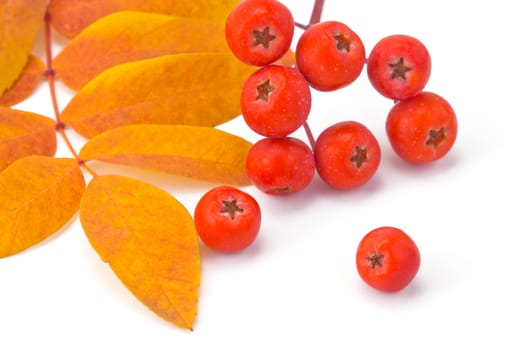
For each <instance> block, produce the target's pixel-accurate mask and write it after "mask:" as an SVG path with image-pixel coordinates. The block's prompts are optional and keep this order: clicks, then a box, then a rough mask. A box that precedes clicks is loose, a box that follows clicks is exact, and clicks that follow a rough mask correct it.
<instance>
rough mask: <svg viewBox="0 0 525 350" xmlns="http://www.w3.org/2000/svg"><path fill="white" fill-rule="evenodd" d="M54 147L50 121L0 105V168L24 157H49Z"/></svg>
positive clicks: (53, 135) (54, 131) (52, 124)
mask: <svg viewBox="0 0 525 350" xmlns="http://www.w3.org/2000/svg"><path fill="white" fill-rule="evenodd" d="M56 149H57V140H56V128H55V121H54V120H52V119H50V118H47V117H44V116H41V115H38V114H34V113H30V112H24V111H18V110H15V109H10V108H7V107H0V170H2V169H4V168H5V167H7V166H8V165H9V164H11V163H13V162H14V161H15V160H17V159H19V158H23V157H26V156H30V155H42V156H53V155H54V154H55V152H56Z"/></svg>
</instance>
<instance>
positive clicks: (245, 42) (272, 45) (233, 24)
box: [225, 0, 295, 66]
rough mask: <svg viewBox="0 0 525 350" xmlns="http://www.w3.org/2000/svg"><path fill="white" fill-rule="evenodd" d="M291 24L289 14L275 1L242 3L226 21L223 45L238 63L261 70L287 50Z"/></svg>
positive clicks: (291, 20) (292, 23)
mask: <svg viewBox="0 0 525 350" xmlns="http://www.w3.org/2000/svg"><path fill="white" fill-rule="evenodd" d="M294 28H295V23H294V19H293V16H292V13H291V12H290V10H289V9H288V8H287V7H286V6H285V5H283V4H282V3H280V2H279V1H276V0H244V1H241V2H240V3H239V4H238V5H237V6H236V7H235V8H234V9H233V10H232V12H231V13H230V14H229V16H228V18H227V20H226V28H225V35H226V42H227V43H228V46H229V47H230V50H231V51H232V52H233V54H234V55H235V56H236V57H237V58H238V59H239V60H241V61H242V62H244V63H246V64H250V65H255V66H264V65H266V64H270V63H273V62H275V61H276V60H277V59H279V58H281V57H282V56H283V55H284V54H285V53H286V52H287V51H288V50H289V48H290V45H291V43H292V39H293V33H294Z"/></svg>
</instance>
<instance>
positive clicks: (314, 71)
mask: <svg viewBox="0 0 525 350" xmlns="http://www.w3.org/2000/svg"><path fill="white" fill-rule="evenodd" d="M296 58H297V68H298V69H299V71H300V72H301V73H302V74H303V75H304V76H305V78H306V80H308V82H309V83H310V85H311V86H312V87H313V88H314V89H317V90H320V91H334V90H337V89H340V88H342V87H345V86H347V85H349V84H351V83H352V82H354V81H355V80H356V79H357V77H359V75H360V74H361V71H362V70H363V66H364V64H365V61H366V57H365V48H364V45H363V42H362V41H361V39H360V38H359V36H358V35H357V34H356V33H354V32H353V31H352V30H351V29H350V28H348V27H347V26H346V25H345V24H343V23H341V22H337V21H326V22H321V23H317V24H314V25H312V26H310V27H308V29H306V30H305V32H304V33H303V34H302V35H301V37H300V38H299V40H298V42H297V47H296Z"/></svg>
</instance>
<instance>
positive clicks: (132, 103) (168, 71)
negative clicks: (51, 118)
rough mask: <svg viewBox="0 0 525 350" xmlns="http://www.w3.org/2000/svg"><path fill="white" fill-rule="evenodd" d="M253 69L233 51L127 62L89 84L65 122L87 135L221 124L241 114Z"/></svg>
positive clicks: (67, 111) (66, 112) (75, 99)
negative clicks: (246, 83) (131, 126)
mask: <svg viewBox="0 0 525 350" xmlns="http://www.w3.org/2000/svg"><path fill="white" fill-rule="evenodd" d="M253 70H254V68H253V67H250V66H247V65H245V64H243V63H241V62H239V61H238V60H237V59H236V58H235V57H234V56H233V55H232V54H230V53H188V54H177V55H166V56H160V57H156V58H150V59H147V60H142V61H137V62H131V63H124V64H121V65H118V66H115V67H113V68H110V69H108V70H106V71H104V72H103V73H101V74H100V75H98V76H97V77H96V78H95V79H93V80H92V81H91V82H89V83H88V84H87V85H85V86H84V87H83V88H82V89H81V90H80V91H79V92H78V93H77V94H76V95H75V96H74V97H73V98H72V100H71V101H70V102H69V104H68V105H67V106H66V108H65V109H64V111H63V112H62V121H63V122H64V123H66V124H68V125H70V126H72V127H73V128H74V129H75V130H76V131H77V132H78V133H79V134H81V135H83V136H85V137H87V138H90V137H93V136H95V135H97V134H99V133H101V132H103V131H105V130H108V129H112V128H116V127H118V126H124V125H129V124H185V125H203V126H215V125H218V124H221V123H223V122H226V121H228V120H231V119H233V118H235V117H237V116H238V115H240V101H239V99H240V93H241V89H242V85H243V84H244V81H245V80H246V78H247V77H248V75H249V74H250V72H252V71H253Z"/></svg>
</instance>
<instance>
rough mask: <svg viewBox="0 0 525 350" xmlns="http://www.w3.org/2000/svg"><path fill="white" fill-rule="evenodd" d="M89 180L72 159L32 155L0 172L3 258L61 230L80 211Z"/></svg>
mask: <svg viewBox="0 0 525 350" xmlns="http://www.w3.org/2000/svg"><path fill="white" fill-rule="evenodd" d="M84 189H85V182H84V177H83V175H82V172H81V170H80V168H79V166H78V163H77V162H76V160H74V159H69V158H52V157H45V156H30V157H25V158H21V159H19V160H17V161H16V162H14V163H13V164H11V165H10V166H9V167H8V168H7V169H5V170H4V171H3V172H2V173H0V257H6V256H9V255H13V254H16V253H18V252H21V251H23V250H25V249H27V248H29V247H31V246H33V245H35V244H37V243H39V242H41V241H42V240H44V239H45V238H47V237H49V236H51V235H52V234H53V233H55V232H57V231H58V230H59V229H60V228H61V227H62V226H63V225H64V224H65V223H66V222H67V221H68V220H69V219H70V218H71V217H72V216H73V215H74V214H75V213H76V212H77V210H78V208H79V205H80V198H81V197H82V193H83V192H84Z"/></svg>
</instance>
